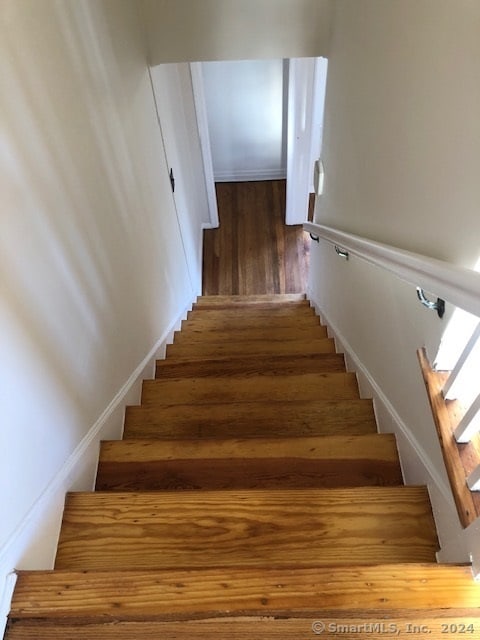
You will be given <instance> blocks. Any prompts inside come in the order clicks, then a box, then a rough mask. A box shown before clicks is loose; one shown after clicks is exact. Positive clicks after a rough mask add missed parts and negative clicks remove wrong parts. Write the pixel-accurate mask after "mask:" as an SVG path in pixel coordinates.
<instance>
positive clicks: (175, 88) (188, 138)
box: [150, 62, 210, 295]
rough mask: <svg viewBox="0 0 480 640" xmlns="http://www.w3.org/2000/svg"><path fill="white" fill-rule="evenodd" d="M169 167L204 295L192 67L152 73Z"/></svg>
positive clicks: (205, 210)
mask: <svg viewBox="0 0 480 640" xmlns="http://www.w3.org/2000/svg"><path fill="white" fill-rule="evenodd" d="M150 73H151V76H152V83H153V87H154V93H155V98H156V103H157V108H158V113H159V120H160V125H161V129H162V135H163V141H164V144H165V151H166V158H167V164H168V166H169V167H170V168H171V169H173V175H174V178H175V192H174V200H175V208H176V212H177V216H178V220H179V223H180V226H181V230H182V238H183V243H184V249H185V257H186V260H187V263H188V266H189V271H190V274H191V277H192V281H193V285H194V288H195V291H196V293H198V295H200V294H201V292H202V259H203V255H202V235H201V233H199V230H201V229H202V228H205V227H207V226H210V215H209V205H208V199H207V191H206V186H205V175H204V172H203V162H202V152H201V149H200V139H199V132H198V126H197V120H196V115H195V104H194V99H193V90H192V78H191V76H190V66H189V65H188V64H187V63H186V62H184V63H181V64H163V65H159V66H157V67H153V68H152V69H151V71H150Z"/></svg>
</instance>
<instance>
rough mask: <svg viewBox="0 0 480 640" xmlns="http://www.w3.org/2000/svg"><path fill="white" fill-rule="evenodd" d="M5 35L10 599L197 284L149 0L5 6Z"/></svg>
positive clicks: (5, 531) (4, 447) (5, 506)
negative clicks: (164, 113) (151, 58)
mask: <svg viewBox="0 0 480 640" xmlns="http://www.w3.org/2000/svg"><path fill="white" fill-rule="evenodd" d="M1 31H2V33H1V36H0V46H1V50H2V51H1V56H0V59H1V62H2V73H1V77H2V88H1V96H2V98H1V100H2V105H1V108H2V116H1V119H2V123H3V124H4V128H5V135H4V138H3V143H2V144H3V146H2V171H1V181H2V185H1V192H2V207H1V210H0V211H1V213H0V215H1V228H2V233H1V234H0V271H1V274H2V277H1V285H0V287H1V299H0V305H1V306H0V336H1V337H0V341H1V342H0V351H1V353H0V362H1V370H0V389H1V406H2V415H1V421H2V424H1V429H0V438H1V443H0V456H1V460H0V481H1V488H0V492H1V494H0V504H1V517H0V543H1V545H2V550H1V555H0V570H1V575H0V586H1V588H2V590H3V584H4V578H5V574H7V573H8V572H9V571H11V570H12V568H13V567H17V568H24V567H27V568H28V567H47V566H49V565H50V563H51V560H52V557H53V553H54V549H55V545H56V535H57V532H58V521H59V517H60V514H61V509H62V504H63V497H64V492H65V491H66V490H68V489H70V488H89V487H90V486H91V484H92V481H93V472H94V469H95V460H96V457H97V450H96V444H97V441H98V439H99V438H100V437H103V438H108V437H118V436H119V435H120V434H121V429H122V417H123V405H124V404H125V403H126V402H129V403H131V402H136V401H137V400H138V395H137V392H138V380H139V378H141V377H142V375H144V373H145V372H149V371H151V366H152V363H153V358H154V356H155V353H156V351H157V348H161V347H162V345H163V343H164V341H165V338H166V337H167V336H168V333H169V330H170V329H171V328H172V327H173V326H174V324H175V322H176V321H177V319H178V318H179V317H180V316H181V315H182V313H183V312H184V310H185V309H186V307H187V306H188V305H189V304H190V302H191V300H192V296H193V288H192V284H191V282H190V280H189V276H188V272H187V268H186V263H185V258H184V254H183V249H182V242H181V237H180V232H179V225H178V222H177V218H176V215H175V209H174V204H173V199H172V194H171V190H170V184H169V180H168V171H167V166H166V163H165V157H164V150H163V147H162V140H161V136H160V131H159V127H158V123H157V119H156V114H155V105H154V100H153V94H152V88H151V85H150V81H149V76H148V69H147V65H146V53H145V50H144V42H143V39H142V30H141V28H140V25H139V20H138V16H137V3H136V2H135V1H134V0H68V1H63V2H53V1H49V2H38V0H5V1H4V2H3V3H2V11H1ZM198 234H200V229H198ZM5 604H6V603H5V602H4V603H3V605H2V606H5Z"/></svg>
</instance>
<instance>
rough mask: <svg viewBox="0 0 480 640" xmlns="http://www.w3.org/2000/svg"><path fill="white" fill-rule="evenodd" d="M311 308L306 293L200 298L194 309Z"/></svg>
mask: <svg viewBox="0 0 480 640" xmlns="http://www.w3.org/2000/svg"><path fill="white" fill-rule="evenodd" d="M263 305H266V306H270V307H273V306H287V305H288V306H290V305H292V306H297V305H299V306H310V302H309V301H308V300H307V298H306V296H305V294H304V293H287V294H279V293H273V294H263V295H254V296H243V295H233V296H200V297H199V298H197V301H196V303H195V304H194V305H193V307H194V308H202V309H207V308H208V307H211V308H213V309H219V308H220V309H221V308H231V307H234V308H237V307H252V306H254V307H256V308H260V307H261V306H263Z"/></svg>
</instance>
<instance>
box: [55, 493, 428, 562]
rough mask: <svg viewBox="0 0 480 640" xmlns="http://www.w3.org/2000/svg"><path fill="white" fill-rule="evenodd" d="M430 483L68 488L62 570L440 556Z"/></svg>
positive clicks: (59, 553) (60, 555)
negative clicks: (200, 488) (234, 488)
mask: <svg viewBox="0 0 480 640" xmlns="http://www.w3.org/2000/svg"><path fill="white" fill-rule="evenodd" d="M434 531H435V526H434V522H433V518H432V513H431V508H430V503H429V499H428V492H427V490H426V488H425V487H359V488H349V489H290V490H275V491H272V490H260V489H250V490H248V491H184V492H177V493H172V492H144V493H132V492H127V493H122V492H105V493H103V492H98V493H70V494H68V495H67V499H66V504H65V510H64V515H63V522H62V528H61V532H60V539H59V543H58V551H57V557H56V562H55V568H56V569H76V570H80V569H85V570H88V569H100V570H106V569H110V570H115V569H132V570H133V569H153V568H162V569H173V568H194V567H215V566H216V567H220V566H259V565H262V566H265V565H268V566H272V567H274V566H298V567H301V566H306V565H309V564H310V565H311V564H315V565H331V564H336V565H343V566H344V567H349V566H350V565H351V564H374V563H378V562H434V561H435V552H436V550H437V549H438V542H437V538H436V535H435V533H434Z"/></svg>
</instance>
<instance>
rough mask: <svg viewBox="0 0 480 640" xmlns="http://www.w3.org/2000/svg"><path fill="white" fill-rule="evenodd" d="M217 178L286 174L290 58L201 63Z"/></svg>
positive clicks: (232, 178)
mask: <svg viewBox="0 0 480 640" xmlns="http://www.w3.org/2000/svg"><path fill="white" fill-rule="evenodd" d="M202 72H203V79H204V91H205V102H206V106H207V116H208V128H209V134H210V142H211V149H212V162H213V172H214V177H215V180H216V181H217V182H221V181H227V182H230V181H236V180H238V181H240V180H273V179H279V178H285V177H286V151H287V150H286V110H287V102H286V97H287V94H286V90H287V86H288V69H287V63H284V61H283V60H243V61H234V62H204V63H202Z"/></svg>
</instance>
